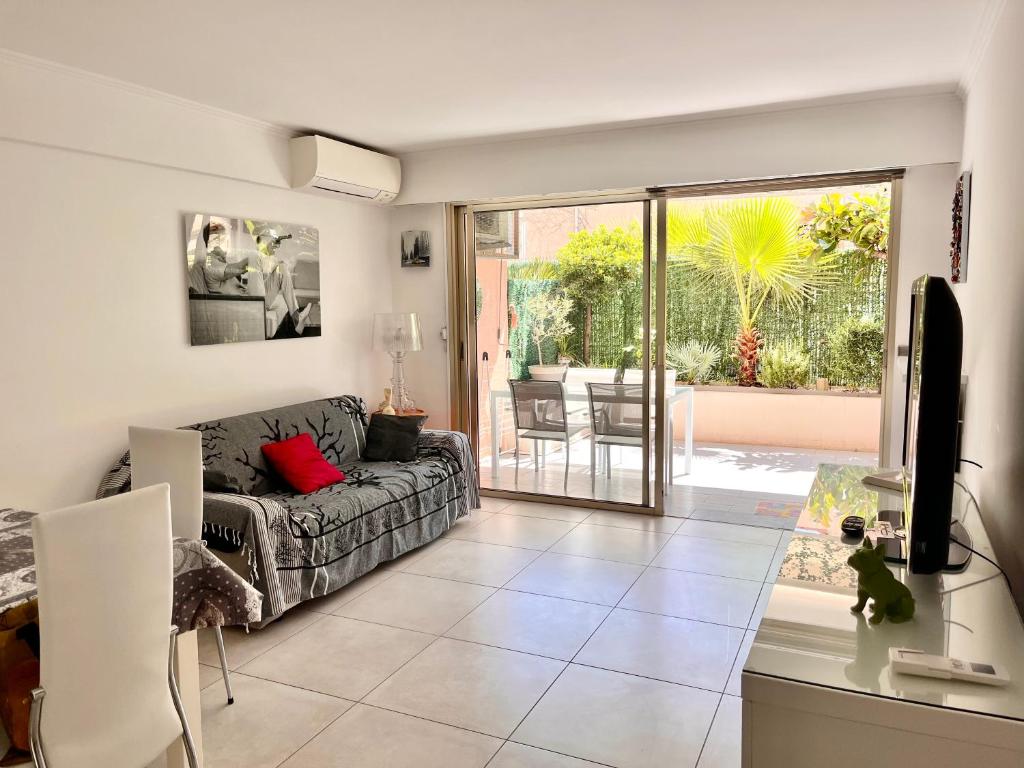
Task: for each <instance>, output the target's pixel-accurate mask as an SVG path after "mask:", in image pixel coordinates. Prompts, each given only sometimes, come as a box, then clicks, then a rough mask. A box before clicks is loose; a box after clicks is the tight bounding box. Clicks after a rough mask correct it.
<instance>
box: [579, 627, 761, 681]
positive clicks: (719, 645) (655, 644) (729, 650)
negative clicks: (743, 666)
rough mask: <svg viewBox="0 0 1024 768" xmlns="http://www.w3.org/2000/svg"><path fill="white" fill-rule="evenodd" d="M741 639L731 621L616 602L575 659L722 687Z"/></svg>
mask: <svg viewBox="0 0 1024 768" xmlns="http://www.w3.org/2000/svg"><path fill="white" fill-rule="evenodd" d="M742 641H743V630H742V629H738V628H735V627H724V626H722V625H720V624H708V623H707V622H702V621H692V620H690V619H677V618H674V617H671V616H659V615H657V614H653V613H637V612H635V611H624V610H622V609H620V608H616V609H615V610H614V611H612V614H611V616H609V617H608V618H607V619H606V620H605V622H604V623H603V624H602V625H601V627H600V628H599V629H598V630H597V632H595V633H594V636H593V637H592V638H590V640H588V641H587V644H586V645H585V646H584V648H583V650H582V651H580V653H579V655H577V656H576V658H575V659H574V661H575V662H576V663H577V664H588V665H591V666H595V667H601V668H603V669H612V670H615V671H618V672H627V673H629V674H633V675H643V676H644V677H653V678H657V679H658V680H665V681H668V682H670V683H680V684H682V685H692V686H696V687H698V688H707V689H708V690H712V691H722V690H723V689H724V688H725V685H726V683H727V682H728V680H729V672H730V671H731V670H732V665H733V662H734V661H735V660H736V653H737V651H739V647H740V643H741V642H742Z"/></svg>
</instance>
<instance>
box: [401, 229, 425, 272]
mask: <svg viewBox="0 0 1024 768" xmlns="http://www.w3.org/2000/svg"><path fill="white" fill-rule="evenodd" d="M402 266H403V267H429V266H430V233H429V232H427V231H426V230H423V229H410V230H407V231H405V232H403V233H402Z"/></svg>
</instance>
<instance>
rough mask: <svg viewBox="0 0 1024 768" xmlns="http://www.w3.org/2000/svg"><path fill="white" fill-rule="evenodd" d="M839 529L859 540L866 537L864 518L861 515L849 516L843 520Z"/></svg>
mask: <svg viewBox="0 0 1024 768" xmlns="http://www.w3.org/2000/svg"><path fill="white" fill-rule="evenodd" d="M839 527H840V528H841V529H842V531H843V533H845V534H846V535H847V536H852V537H853V538H856V539H859V538H861V537H862V536H863V535H864V518H863V517H861V516H860V515H848V516H846V517H844V518H843V522H842V523H840V525H839Z"/></svg>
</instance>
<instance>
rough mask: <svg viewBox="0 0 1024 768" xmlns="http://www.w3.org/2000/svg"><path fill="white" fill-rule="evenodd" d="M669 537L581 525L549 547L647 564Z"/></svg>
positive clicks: (650, 532)
mask: <svg viewBox="0 0 1024 768" xmlns="http://www.w3.org/2000/svg"><path fill="white" fill-rule="evenodd" d="M670 538H672V537H671V536H669V535H668V534H666V533H655V532H653V531H634V530H629V529H627V528H613V527H611V526H607V525H587V524H586V523H583V524H581V525H578V526H576V528H575V529H573V530H572V531H571V532H570V533H569V534H568V535H567V536H566V537H565V538H563V539H562V540H561V541H559V542H558V543H557V544H556V545H555V546H553V547H552V548H551V551H552V552H561V553H562V554H566V555H581V556H584V557H597V558H600V559H602V560H615V561H617V562H620V563H635V564H637V565H647V564H648V563H650V562H651V560H653V559H654V556H655V555H656V554H658V551H659V550H660V549H661V548H662V547H663V546H664V545H665V543H666V542H667V541H668V540H669V539H670Z"/></svg>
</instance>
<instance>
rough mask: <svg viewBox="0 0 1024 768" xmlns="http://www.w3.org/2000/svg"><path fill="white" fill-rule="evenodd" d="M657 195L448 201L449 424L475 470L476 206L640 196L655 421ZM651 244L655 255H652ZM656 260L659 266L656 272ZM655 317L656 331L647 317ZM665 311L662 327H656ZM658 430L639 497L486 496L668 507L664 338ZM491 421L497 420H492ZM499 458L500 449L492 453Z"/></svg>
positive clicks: (635, 198)
mask: <svg viewBox="0 0 1024 768" xmlns="http://www.w3.org/2000/svg"><path fill="white" fill-rule="evenodd" d="M655 200H656V198H655V196H654V195H653V194H652V193H651V192H649V191H648V192H630V193H624V194H608V195H581V196H574V197H557V198H555V197H550V198H540V199H528V200H522V199H521V200H509V201H502V202H490V201H489V202H486V203H479V204H449V205H447V206H446V221H447V222H448V227H449V228H450V230H449V232H448V235H449V237H448V242H449V244H450V248H449V271H448V274H449V296H451V297H452V299H451V300H450V301H449V327H450V328H451V329H453V334H452V335H453V339H452V341H453V342H454V343H451V344H449V347H448V348H449V365H450V373H451V376H450V380H451V382H452V387H451V389H452V392H451V398H452V400H451V404H452V408H451V413H452V428H453V429H457V430H459V431H462V432H465V433H466V434H467V435H468V436H469V439H470V442H471V444H472V446H473V455H474V456H475V457H476V462H477V472H478V473H479V472H480V459H479V456H480V402H479V389H478V359H477V358H478V354H477V327H476V311H475V309H476V306H475V305H476V255H475V250H474V247H473V246H474V244H475V242H476V233H475V230H474V223H475V217H474V215H473V214H474V213H477V212H486V211H512V210H528V209H536V208H565V207H572V206H584V205H601V204H606V203H630V202H636V203H641V204H642V210H643V213H642V215H641V219H642V222H641V223H642V232H643V235H642V237H643V243H644V247H643V271H642V278H641V280H642V287H643V308H642V316H643V318H644V322H643V340H642V342H641V347H642V348H641V360H640V368H641V370H642V371H643V374H642V377H641V379H642V386H643V399H644V405H643V419H644V423H645V424H650V423H651V412H650V411H651V405H652V400H651V397H650V394H651V376H652V372H651V365H650V361H651V359H652V349H651V347H652V340H656V339H663V338H664V326H665V306H666V302H665V285H666V275H667V273H666V270H665V259H664V252H665V236H664V210H663V208H661V207H659V208H658V210H659V211H660V213H659V214H658V215H659V216H661V218H660V219H658V221H659V222H660V223H659V224H658V226H656V227H655V230H656V231H658V232H659V233H660V234H658V239H657V242H656V243H652V211H654V210H655V205H654V204H655ZM652 245H654V246H655V249H656V251H657V252H658V256H657V258H656V259H655V257H654V256H653V255H652ZM652 262H653V266H654V270H653V280H652ZM652 317H654V318H655V328H654V329H653V330H654V332H653V333H652V328H651V325H652V324H651V321H650V319H651V318H652ZM659 318H660V329H659V327H658V324H659ZM654 346H656V347H658V349H655V350H653V352H654V354H653V359H654V361H655V365H654V371H653V376H654V392H655V397H654V400H653V406H654V434H653V435H652V434H651V430H650V429H648V430H645V431H644V434H643V464H642V472H641V474H642V477H643V478H649V477H650V471H651V469H652V467H651V451H650V448H651V445H650V443H651V440H653V441H654V461H653V470H654V482H653V484H652V483H651V482H650V481H649V480H647V481H645V482H642V483H641V501H640V503H639V504H635V503H629V502H617V501H605V500H601V499H588V498H581V497H572V496H551V495H548V494H541V493H531V492H526V491H508V490H501V489H492V488H481V490H480V492H481V494H482V495H484V496H493V497H496V498H505V499H514V500H520V501H541V502H548V503H551V502H552V501H555V502H557V503H559V504H564V505H566V506H578V507H586V508H592V509H610V510H617V511H624V512H638V513H642V514H653V515H663V514H664V488H665V442H666V441H665V439H664V437H663V434H664V425H665V423H666V418H665V355H664V350H663V349H661V347H662V346H663V344H654ZM492 428H493V426H492ZM495 458H496V457H495Z"/></svg>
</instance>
